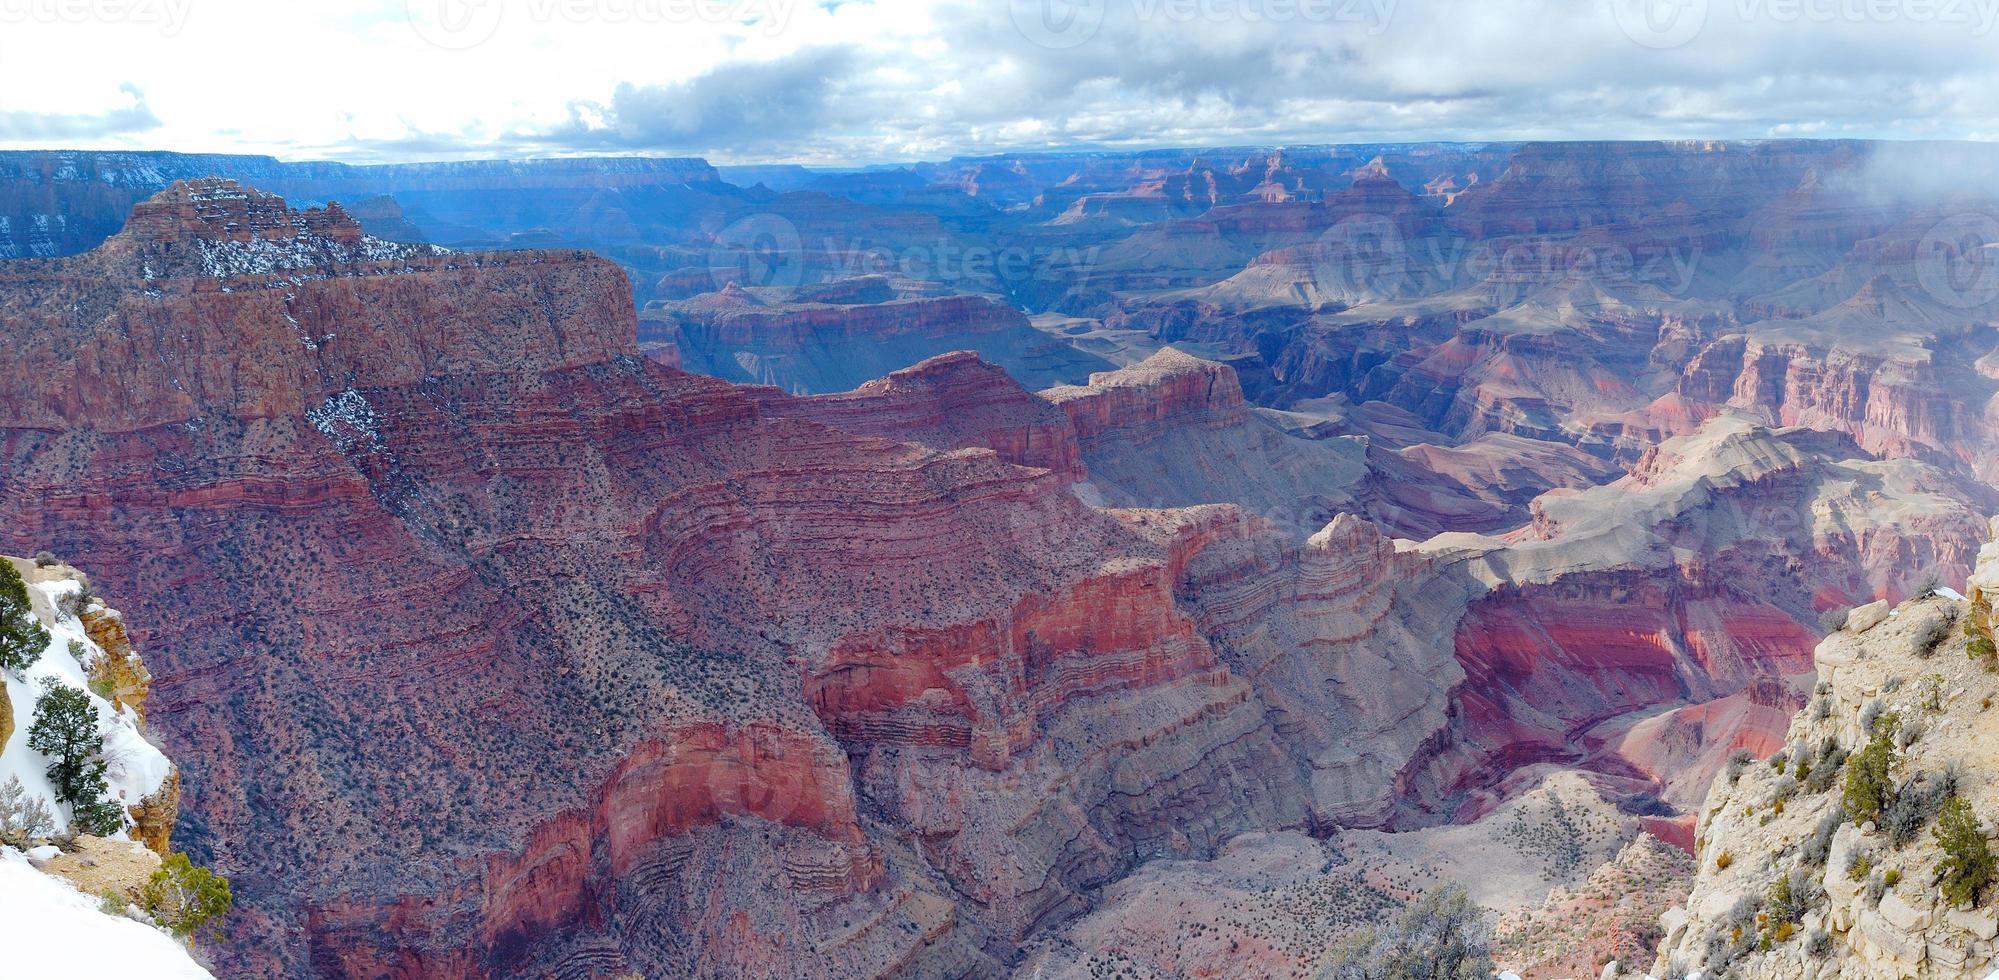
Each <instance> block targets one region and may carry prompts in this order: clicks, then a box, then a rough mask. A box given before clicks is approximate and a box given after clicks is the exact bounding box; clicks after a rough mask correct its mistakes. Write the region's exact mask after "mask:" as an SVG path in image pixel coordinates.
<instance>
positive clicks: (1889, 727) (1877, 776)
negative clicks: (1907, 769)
mask: <svg viewBox="0 0 1999 980" xmlns="http://www.w3.org/2000/svg"><path fill="white" fill-rule="evenodd" d="M1893 718H1894V716H1893V715H1888V716H1886V717H1884V718H1883V719H1882V723H1881V724H1877V725H1875V726H1874V735H1873V736H1872V737H1871V738H1869V739H1868V740H1867V747H1866V748H1864V749H1861V750H1860V751H1859V752H1856V753H1854V754H1853V757H1852V758H1850V759H1848V760H1847V761H1846V786H1845V788H1844V789H1843V790H1842V792H1841V794H1840V801H1841V803H1842V804H1843V805H1844V806H1845V808H1846V812H1847V814H1848V815H1849V816H1851V817H1852V818H1853V822H1854V823H1866V822H1867V821H1869V820H1873V819H1876V818H1877V817H1879V816H1881V810H1882V808H1884V807H1886V806H1887V805H1888V803H1889V802H1890V801H1889V794H1891V793H1892V792H1894V783H1893V782H1891V781H1890V780H1891V778H1892V775H1893V773H1892V770H1893V768H1894V762H1895V749H1894V746H1893V744H1892V743H1891V741H1890V740H1891V739H1892V738H1893V735H1892V732H1893V730H1894V727H1895V726H1894V725H1893V724H1892V723H1890V721H1891V719H1893Z"/></svg>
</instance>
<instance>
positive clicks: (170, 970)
mask: <svg viewBox="0 0 1999 980" xmlns="http://www.w3.org/2000/svg"><path fill="white" fill-rule="evenodd" d="M0 922H5V923H7V929H8V932H9V933H11V934H12V935H14V936H16V937H19V941H16V942H10V943H8V944H7V952H6V957H5V958H6V968H7V973H8V975H9V976H16V977H147V978H163V980H214V976H213V974H210V973H209V972H208V971H207V970H204V969H202V968H201V966H200V965H199V964H197V963H195V962H194V959H193V958H192V957H190V956H188V953H187V950H186V949H185V948H184V947H182V946H181V944H180V943H178V942H175V941H174V940H173V938H172V937H170V936H168V935H167V934H166V933H163V932H161V931H159V930H158V929H155V928H153V927H151V926H148V925H144V924H142V923H139V922H135V921H133V920H131V919H127V918H124V917H123V916H113V915H107V914H105V913H104V911H103V910H102V902H101V900H100V899H98V898H96V897H95V896H91V895H85V894H84V893H82V892H80V891H77V890H76V888H75V887H74V886H72V885H70V883H69V882H66V881H63V880H61V879H59V878H56V877H53V876H51V875H45V874H43V873H41V872H40V871H37V870H35V869H34V867H33V866H32V865H30V864H29V863H28V859H27V857H26V856H24V855H22V854H21V852H19V851H16V850H14V849H13V848H0Z"/></svg>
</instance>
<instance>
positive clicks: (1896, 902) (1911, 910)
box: [1881, 890, 1930, 932]
mask: <svg viewBox="0 0 1999 980" xmlns="http://www.w3.org/2000/svg"><path fill="white" fill-rule="evenodd" d="M1881 917H1882V918H1884V919H1887V920H1888V922H1889V924H1890V925H1893V926H1894V927H1895V928H1897V929H1900V930H1902V931H1903V932H1915V931H1917V930H1919V929H1923V928H1926V927H1927V926H1928V925H1929V924H1930V914H1929V913H1928V912H1925V911H1923V910H1921V909H1918V908H1916V907H1914V906H1912V905H1910V904H1909V903H1908V902H1905V901H1903V900H1902V896H1901V895H1900V894H1899V893H1897V892H1894V891H1892V890H1891V891H1888V892H1886V893H1883V894H1882V896H1881Z"/></svg>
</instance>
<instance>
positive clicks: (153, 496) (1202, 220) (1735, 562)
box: [0, 141, 1999, 977]
mask: <svg viewBox="0 0 1999 980" xmlns="http://www.w3.org/2000/svg"><path fill="white" fill-rule="evenodd" d="M1878 155H1879V150H1878V149H1877V147H1876V146H1875V145H1874V144H1867V143H1851V142H1808V141H1772V142H1767V143H1760V144H1723V143H1715V144H1478V145H1470V144H1464V145H1459V144H1435V145H1432V144H1423V145H1399V146H1389V145H1383V146H1356V147H1338V148H1316V149H1314V148H1303V149H1291V148H1287V149H1284V150H1262V149H1254V148H1244V149H1233V150H1213V151H1201V152H1198V153H1196V152H1188V153H1134V154H1097V155H1062V154H1050V155H1023V156H1020V157H1014V158H1005V157H1001V158H992V159H978V160H954V161H947V162H944V163H937V164H924V165H920V166H914V167H909V168H905V169H901V170H897V171H881V172H867V171H864V172H856V173H847V174H832V173H816V172H811V171H805V172H802V173H799V172H789V171H787V172H784V173H782V174H780V173H777V172H775V171H773V172H770V173H761V172H758V173H757V174H756V175H755V176H757V177H760V178H768V179H769V180H771V181H773V182H774V183H775V184H776V185H778V186H775V187H774V186H772V185H770V184H766V183H764V182H762V180H761V179H756V180H753V179H751V176H752V175H751V174H750V173H749V172H747V171H745V172H742V173H737V172H735V171H733V170H732V169H731V168H720V169H717V168H713V167H709V166H708V165H707V164H705V163H702V162H700V161H686V160H640V159H631V160H620V159H600V160H589V159H585V160H571V161H543V162H530V163H517V164H496V163H495V164H448V165H446V164H437V165H424V164H411V165H401V166H395V167H344V166H337V165H330V164H329V165H320V164H294V163H280V162H278V161H274V160H267V159H264V158H247V157H183V156H178V155H171V154H89V153H26V154H0V217H4V218H5V219H6V223H5V224H4V225H0V258H5V259H6V260H7V261H0V333H4V336H5V337H6V338H7V339H8V341H9V342H10V345H11V349H12V351H13V356H12V357H10V358H9V360H8V363H7V364H6V365H4V366H0V446H4V448H5V452H4V455H0V529H4V530H0V551H13V552H16V553H29V552H32V551H34V550H38V549H42V548H50V549H53V550H55V551H57V552H59V553H61V554H64V555H65V556H70V557H72V559H73V560H75V561H77V562H78V564H79V565H84V566H85V567H88V568H89V569H90V572H91V579H92V582H93V583H94V584H95V585H96V587H97V588H98V589H99V590H100V591H101V592H102V593H103V594H105V595H106V596H108V597H110V598H112V599H113V600H115V602H116V604H117V606H118V607H119V608H120V609H121V610H123V611H124V614H125V615H124V619H123V623H124V625H125V628H127V629H129V630H130V631H131V634H132V640H133V641H134V642H136V643H137V644H138V645H139V646H140V647H142V648H143V649H145V650H146V651H147V658H146V660H147V665H148V667H149V668H150V669H151V672H152V679H151V691H150V696H149V700H148V701H147V708H146V718H147V722H148V724H149V725H150V726H151V730H152V731H153V732H154V733H156V734H157V736H158V737H159V739H160V740H161V742H162V747H163V748H164V749H165V750H166V751H167V754H168V755H169V756H171V757H172V758H173V759H174V760H176V762H177V764H178V765H179V767H180V771H181V782H180V787H181V794H182V795H181V799H180V805H179V817H178V820H177V821H176V822H175V823H174V825H173V829H172V840H173V843H174V846H176V847H178V848H180V849H182V850H185V851H187V852H189V853H190V854H194V855H197V856H198V857H200V858H201V859H202V861H203V862H204V863H211V864H213V865H214V866H215V867H216V868H218V869H219V870H222V871H224V872H226V873H227V874H228V875H229V876H230V878H231V880H232V881H233V882H235V884H236V889H237V895H238V909H237V911H236V912H235V913H234V914H233V915H232V916H231V917H230V919H229V921H228V923H227V927H228V931H229V933H230V936H231V938H232V940H233V941H232V942H231V943H230V944H228V945H227V946H224V947H218V948H217V949H216V950H215V954H214V955H216V956H217V957H218V959H219V961H220V963H221V965H222V967H223V969H224V972H226V973H227V974H229V975H255V976H306V975H338V976H409V977H415V976H467V977H470V976H496V975H497V976H544V975H554V976H578V977H582V976H613V975H619V974H621V973H625V972H634V971H635V972H639V973H642V974H643V975H648V976H652V975H666V976H680V975H692V976H825V977H851V976H1002V975H1009V974H1015V973H1019V974H1021V975H1034V974H1035V971H1040V973H1041V974H1042V975H1065V976H1066V975H1076V976H1086V975H1090V971H1092V970H1094V969H1099V968H1109V967H1110V965H1112V964H1116V965H1118V966H1126V965H1133V966H1136V965H1142V967H1143V969H1144V971H1145V975H1156V976H1175V975H1188V974H1190V973H1195V972H1198V970H1200V969H1212V968H1214V964H1217V963H1220V964H1231V965H1232V966H1233V968H1234V969H1236V970H1240V971H1254V972H1257V973H1268V974H1271V975H1289V974H1294V973H1295V974H1301V975H1309V973H1310V971H1311V969H1312V968H1313V967H1314V965H1315V964H1316V963H1317V959H1318V957H1320V956H1322V955H1323V954H1324V953H1325V951H1326V949H1327V948H1328V947H1329V946H1330V945H1331V943H1332V942H1333V941H1334V940H1335V939H1337V938H1338V937H1339V936H1340V935H1342V934H1344V933H1345V932H1347V931H1351V930H1352V929H1355V928H1359V927H1361V926H1364V925H1366V924H1368V923H1370V922H1373V921H1377V920H1378V918H1379V917H1380V916H1382V915H1385V914H1388V913H1389V912H1391V911H1392V910H1393V909H1394V908H1396V907H1398V906H1399V905H1400V904H1401V903H1403V902H1406V901H1408V900H1410V899H1412V898H1414V897H1416V895H1418V894H1419V893H1420V892H1421V891H1422V885H1421V883H1423V882H1436V881H1446V880H1459V879H1461V878H1466V877H1467V876H1468V875H1470V872H1469V871H1468V870H1467V869H1469V868H1470V867H1472V866H1473V863H1474V862H1471V861H1469V860H1468V859H1465V858H1459V859H1458V860H1457V861H1455V862H1454V861H1452V860H1448V859H1443V858H1440V855H1452V854H1459V855H1463V854H1472V855H1478V854H1500V853H1504V852H1508V851H1509V850H1511V851H1520V850H1521V843H1520V842H1521V841H1522V840H1526V839H1529V838H1531V839H1532V840H1533V841H1535V842H1537V844H1536V846H1537V847H1540V846H1543V845H1544V844H1545V841H1546V840H1547V839H1548V837H1549V835H1550V834H1561V833H1572V832H1573V828H1574V827H1576V826H1578V825H1580V824H1587V825H1588V826H1589V827H1591V828H1592V830H1591V833H1590V834H1589V835H1588V844H1587V846H1586V847H1583V848H1582V849H1581V851H1580V852H1579V853H1575V854H1571V853H1569V852H1568V851H1567V850H1561V851H1560V853H1559V854H1557V853H1556V852H1555V851H1549V852H1548V853H1547V854H1543V853H1542V852H1541V851H1539V850H1533V849H1531V848H1530V849H1528V851H1527V852H1526V853H1529V854H1530V855H1534V857H1533V860H1532V861H1528V862H1526V863H1523V864H1521V865H1520V866H1518V867H1513V866H1510V865H1509V866H1508V867H1507V869H1506V871H1507V873H1506V874H1505V875H1503V876H1499V875H1496V876H1495V877H1493V878H1492V879H1491V882H1489V883H1488V884H1489V885H1490V887H1488V888H1487V889H1486V890H1485V891H1482V892H1479V893H1478V894H1476V895H1475V897H1476V898H1477V899H1478V900H1479V901H1480V902H1481V903H1482V904H1485V905H1487V906H1488V907H1490V908H1493V909H1496V910H1499V911H1502V912H1503V913H1504V918H1503V919H1502V923H1504V924H1505V925H1504V926H1503V928H1502V937H1501V938H1502V942H1501V952H1502V961H1503V962H1505V965H1508V966H1510V967H1512V968H1514V969H1516V970H1519V971H1521V972H1522V973H1523V975H1527V976H1544V975H1549V976H1552V975H1555V974H1553V973H1550V972H1547V971H1550V970H1557V969H1560V970H1568V971H1576V972H1581V970H1583V969H1585V968H1587V969H1591V970H1594V969H1595V968H1597V967H1600V966H1601V965H1602V962H1603V961H1604V960H1607V959H1620V960H1622V961H1623V962H1626V963H1627V964H1628V963H1631V962H1633V959H1632V958H1633V957H1634V956H1637V955H1638V953H1639V951H1640V950H1641V949H1642V950H1645V951H1648V952H1649V950H1650V948H1651V946H1650V944H1653V943H1657V942H1658V941H1659V940H1660V939H1669V940H1670V938H1671V937H1669V936H1667V935H1665V934H1663V933H1661V934H1658V935H1655V934H1654V933H1655V932H1658V928H1657V926H1658V918H1657V916H1658V913H1659V912H1662V911H1665V910H1666V909H1667V908H1668V907H1670V906H1671V905H1673V904H1674V903H1676V902H1679V901H1680V900H1681V899H1682V898H1683V897H1684V896H1683V894H1669V892H1670V889H1664V888H1651V889H1632V888H1629V887H1628V883H1629V882H1631V881H1635V880H1638V879H1641V878H1642V879H1645V880H1648V881H1650V880H1671V881H1676V882H1682V883H1684V882H1687V881H1689V880H1691V874H1692V872H1691V871H1690V870H1689V868H1688V865H1689V864H1690V863H1692V862H1691V860H1690V859H1689V858H1687V856H1686V852H1688V851H1698V850H1699V847H1698V846H1697V843H1698V842H1697V839H1696V838H1697V836H1699V835H1702V834H1703V833H1704V832H1705V830H1706V827H1707V824H1706V823H1705V822H1703V823H1700V824H1698V825H1697V820H1699V821H1706V820H1707V819H1708V818H1707V817H1706V816H1705V811H1704V810H1703V800H1704V799H1706V797H1707V794H1708V791H1709V785H1710V784H1711V783H1712V782H1713V781H1714V780H1715V778H1716V775H1717V774H1718V773H1720V772H1722V771H1723V770H1724V768H1725V767H1726V766H1727V760H1728V758H1729V757H1730V756H1731V754H1732V753H1734V752H1735V750H1738V749H1744V748H1746V749H1750V750H1752V751H1753V752H1754V753H1756V754H1757V755H1758V756H1759V757H1760V756H1763V755H1767V754H1768V753H1769V752H1770V751H1772V750H1774V749H1775V748H1776V747H1778V746H1781V745H1783V744H1784V742H1785V739H1786V731H1785V730H1786V728H1787V727H1788V726H1789V725H1791V721H1790V718H1791V714H1792V713H1793V712H1794V711H1797V710H1798V709H1800V708H1802V707H1804V705H1805V704H1806V703H1807V700H1808V699H1809V698H1810V697H1811V696H1812V694H1811V692H1813V690H1814V683H1815V681H1814V677H1813V674H1814V670H1815V669H1816V667H1817V665H1816V664H1815V662H1814V657H1813V650H1814V648H1815V647H1817V646H1818V644H1819V642H1820V639H1821V636H1822V635H1823V634H1824V632H1825V627H1824V626H1822V625H1821V622H1820V614H1821V613H1822V612H1825V611H1827V610H1836V609H1841V608H1844V607H1848V606H1859V605H1863V604H1866V603H1869V602H1872V601H1875V600H1886V601H1890V602H1899V601H1901V600H1903V599H1907V598H1910V597H1915V596H1920V595H1924V594H1926V593H1928V591H1929V590H1930V587H1931V580H1932V579H1934V580H1935V581H1938V582H1943V583H1962V582H1963V581H1964V580H1965V579H1966V578H1967V577H1968V576H1970V575H1971V573H1972V571H1973V568H1974V564H1975V562H1976V560H1977V556H1978V554H1979V550H1980V547H1981V545H1982V544H1984V542H1985V540H1986V537H1987V534H1988V529H1987V527H1986V524H1985V521H1986V518H1987V516H1988V515H1990V514H1992V513H1993V512H1995V511H1999V491H1996V490H1995V489H1994V486H1993V480H1994V479H1995V471H1994V470H1993V469H1992V463H1991V460H1992V459H1993V458H1994V456H1993V452H1992V449H1993V446H1992V444H1991V435H1990V433H1991V432H1992V431H1993V430H1992V426H1991V424H1990V422H1991V418H1992V412H1993V410H1994V409H1993V406H1994V405H1995V404H1999V400H1995V399H1999V370H1996V369H1995V368H1994V366H1993V359H1992V353H1991V352H1992V350H1993V348H1994V346H1995V344H1999V334H1995V332H1994V326H1993V325H1994V322H1995V319H1994V314H1995V312H1999V311H1995V310H1994V309H1993V304H1994V303H1995V302H1999V283H1994V284H1993V286H1992V288H1987V285H1986V283H1985V279H1984V278H1982V277H1983V276H1984V275H1985V272H1984V271H1982V270H1986V269H1987V268H1988V267H1987V266H1985V265H1981V264H1979V263H1980V262H1982V261H1984V259H1983V258H1982V253H1981V252H1979V251H1978V247H1977V245H1976V242H1975V236H1972V237H1970V238H1967V237H1966V236H1965V235H1963V234H1960V232H1962V231H1965V229H1963V228H1959V227H1958V226H1957V225H1954V224H1952V222H1953V221H1956V222H1958V224H1963V223H1964V219H1963V216H1965V215H1977V214H1983V213H1986V212H1985V211H1983V210H1980V209H1985V208H1990V207H1992V206H1993V205H1992V204H1991V202H1987V201H1983V200H1982V199H1979V198H1976V197H1974V196H1970V194H1969V192H1967V195H1966V196H1965V197H1963V198H1951V199H1936V198H1910V199H1903V198H1897V197H1894V196H1892V195H1884V194H1880V193H1873V192H1871V191H1870V187H1871V185H1870V183H1869V182H1870V181H1878V180H1881V179H1884V177H1883V174H1882V172H1881V167H1880V161H1879V160H1878V159H1877V156H1878ZM739 177H740V178H741V179H743V180H745V181H747V182H748V183H747V186H744V185H740V184H737V183H733V182H732V180H734V179H737V178H739ZM58 219H60V220H58ZM1972 230H1975V229H1972ZM9 236H11V237H9ZM1967 242H1970V243H1971V244H1967ZM1967 270H1968V274H1969V278H1967ZM1824 656H1825V655H1824V653H1823V652H1821V654H1820V658H1819V659H1820V661H1823V660H1824ZM1585 815H1586V816H1585ZM1579 822H1580V824H1579ZM1565 827H1566V828H1570V830H1563V829H1562V828H1565ZM1522 835H1526V836H1524V837H1523V836H1522ZM1701 874H1703V875H1705V874H1707V870H1706V869H1705V868H1704V867H1703V868H1702V869H1701ZM1659 876H1666V878H1660V877H1659ZM1466 883H1467V884H1468V885H1474V886H1475V885H1476V884H1477V882H1476V881H1475V880H1467V881H1466ZM1500 883H1503V885H1504V887H1502V886H1501V884H1500ZM1190 886H1191V888H1192V889H1195V890H1200V889H1209V890H1213V891H1214V892H1215V894H1214V895H1213V896H1207V895H1204V896H1202V897H1201V898H1200V899H1199V900H1198V901H1191V902H1190V901H1182V900H1181V893H1182V892H1185V891H1187V890H1189V889H1190ZM1620 889H1625V890H1630V891H1633V892H1634V894H1635V893H1637V892H1642V893H1643V894H1642V895H1640V896H1639V897H1637V898H1633V899H1632V900H1631V901H1629V902H1624V903H1620V902H1617V901H1609V902H1605V901H1600V900H1599V899H1601V898H1602V896H1604V895H1605V894H1608V893H1612V892H1616V891H1618V890H1620ZM1224 906H1226V907H1227V912H1226V914H1225V913H1224V911H1223V907H1224ZM1245 908H1256V909H1261V910H1263V911H1261V912H1259V913H1257V915H1254V916H1248V917H1247V918H1245V913H1244V912H1243V911H1242V910H1243V909H1245ZM1606 909H1607V911H1606ZM1272 910H1277V911H1272ZM1280 912H1281V914H1279V913H1280ZM1598 914H1602V915H1605V916H1608V918H1606V919H1604V920H1603V921H1604V922H1607V923H1613V924H1614V927H1606V928H1605V929H1603V930H1601V937H1602V938H1603V945H1602V947H1601V948H1600V949H1598V948H1594V947H1593V948H1590V949H1585V950H1582V951H1580V952H1578V951H1575V950H1556V951H1550V949H1549V944H1548V943H1546V942H1545V941H1537V940H1536V933H1537V932H1541V931H1545V930H1548V929H1552V928H1554V927H1553V926H1552V925H1550V923H1553V922H1560V921H1565V920H1567V919H1571V918H1573V917H1576V916H1584V915H1592V916H1593V915H1598ZM1224 920H1227V921H1228V922H1229V923H1231V924H1230V925H1228V926H1227V927H1226V928H1222V927H1219V926H1216V923H1220V922H1222V921H1224ZM1592 921H1593V920H1592ZM1259 923H1260V924H1259ZM1272 923H1276V924H1272ZM1197 924H1198V925H1199V928H1198V929H1196V928H1195V926H1196V925H1197ZM1217 928H1220V929H1221V931H1219V932H1217V931H1213V930H1214V929H1217ZM1507 928H1511V929H1513V930H1514V931H1513V932H1511V933H1508V932H1506V931H1505V930H1506V929H1507ZM1578 934H1579V935H1585V936H1586V935H1590V933H1589V932H1588V931H1587V930H1584V931H1581V932H1579V933H1578ZM1220 937H1226V938H1225V939H1224V938H1220ZM1509 937H1510V938H1509ZM1168 939H1170V940H1171V941H1172V942H1171V944H1170V945H1169V943H1168V942H1167V940H1168ZM1599 953H1601V956H1598V955H1597V954H1599ZM1509 956H1510V957H1514V959H1513V960H1510V961H1508V960H1506V957H1509ZM1640 958H1643V957H1640ZM1563 975H1566V974H1563Z"/></svg>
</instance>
